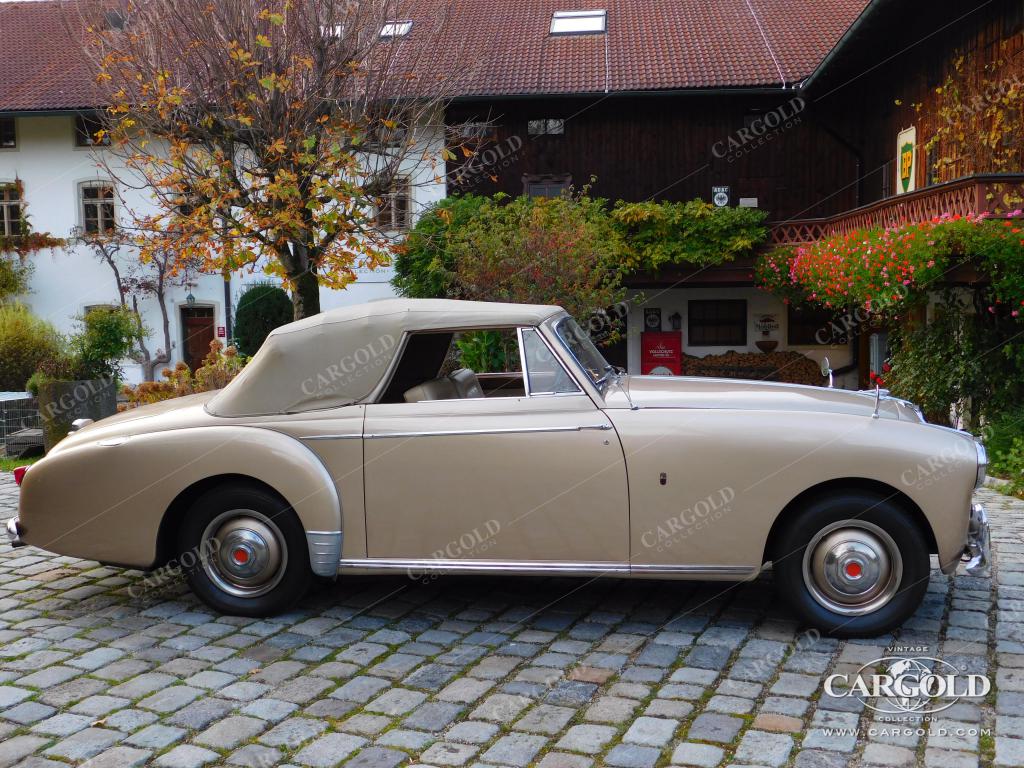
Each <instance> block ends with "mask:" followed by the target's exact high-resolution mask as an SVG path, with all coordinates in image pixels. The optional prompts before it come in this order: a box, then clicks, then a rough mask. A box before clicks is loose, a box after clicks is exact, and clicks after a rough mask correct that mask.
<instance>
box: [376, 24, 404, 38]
mask: <svg viewBox="0 0 1024 768" xmlns="http://www.w3.org/2000/svg"><path fill="white" fill-rule="evenodd" d="M410 29H412V22H411V21H389V22H387V23H386V24H385V25H384V26H383V27H381V30H380V36H381V37H383V38H395V37H405V36H406V35H408V34H409V30H410Z"/></svg>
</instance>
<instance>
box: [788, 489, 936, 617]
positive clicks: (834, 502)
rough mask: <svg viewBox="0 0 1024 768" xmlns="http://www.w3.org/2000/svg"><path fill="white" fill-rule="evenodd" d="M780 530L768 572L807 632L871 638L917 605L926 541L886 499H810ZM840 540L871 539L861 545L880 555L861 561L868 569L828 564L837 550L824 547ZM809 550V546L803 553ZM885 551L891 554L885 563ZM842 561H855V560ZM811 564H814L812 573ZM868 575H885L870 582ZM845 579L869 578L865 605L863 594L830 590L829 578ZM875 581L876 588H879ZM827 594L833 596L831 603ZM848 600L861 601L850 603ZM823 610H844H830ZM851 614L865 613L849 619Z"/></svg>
mask: <svg viewBox="0 0 1024 768" xmlns="http://www.w3.org/2000/svg"><path fill="white" fill-rule="evenodd" d="M784 525H785V528H784V529H783V530H782V531H781V534H780V535H779V537H778V539H777V540H776V542H775V545H774V547H773V552H772V555H773V561H772V570H773V572H774V574H775V579H776V581H777V583H778V588H779V590H780V592H781V593H782V594H783V595H784V596H785V597H786V599H787V600H788V602H789V603H790V605H792V607H793V609H794V610H795V611H796V612H797V614H799V616H800V618H802V619H803V620H804V621H805V622H807V624H809V625H810V626H812V627H815V628H817V629H819V630H821V631H823V632H825V633H827V634H829V635H832V636H834V637H874V636H877V635H882V634H885V633H886V632H889V631H891V630H893V629H895V628H896V627H898V626H900V625H901V624H902V623H903V622H904V621H906V620H907V619H908V618H910V616H911V615H912V614H913V613H914V611H916V610H917V608H918V606H919V605H920V604H921V601H922V600H923V599H924V595H925V592H926V591H927V589H928V579H929V577H930V574H931V561H930V559H929V554H928V550H929V546H928V540H927V537H926V535H925V533H924V532H923V531H922V530H921V528H920V526H919V525H918V524H917V522H916V521H915V520H914V519H913V518H912V517H911V516H910V514H908V512H907V511H906V510H905V509H903V508H902V507H901V506H900V505H899V504H897V503H895V502H894V501H893V500H891V499H886V498H885V497H884V496H880V495H877V494H871V493H868V492H863V491H842V492H837V493H834V494H831V495H829V496H826V497H821V498H818V499H815V500H813V501H811V502H810V503H809V504H807V506H806V507H804V509H802V510H801V511H800V512H799V513H798V514H797V515H796V516H794V517H792V518H790V519H789V520H787V521H785V523H784ZM819 537H820V538H819ZM843 537H852V538H857V537H862V538H863V537H872V538H867V539H866V540H868V541H872V540H873V541H875V542H877V543H878V544H880V545H881V546H880V547H879V549H881V550H882V551H883V552H884V554H885V557H884V558H882V559H879V560H875V561H871V562H869V564H868V566H864V565H858V564H857V563H851V562H850V561H849V560H842V559H832V560H829V559H828V558H827V555H828V554H829V553H830V552H831V553H834V552H837V551H840V550H837V549H835V547H832V546H830V544H831V543H832V542H836V541H840V542H841V541H842V539H843ZM812 544H813V545H814V547H813V549H811V551H810V552H808V548H809V546H810V545H812ZM893 546H895V550H896V556H893V557H891V558H890V556H889V554H890V550H891V548H892V547H893ZM870 549H871V548H870V547H869V548H868V550H870ZM846 551H849V550H846ZM844 557H847V558H854V559H856V558H857V557H858V555H857V554H851V555H844ZM827 562H832V563H836V564H835V565H834V566H831V567H830V566H827V565H825V563H827ZM844 563H845V565H844ZM878 563H887V564H888V566H889V567H888V569H885V568H883V567H881V566H878V565H877V564H878ZM897 563H898V567H897ZM816 564H817V565H820V566H821V568H820V569H819V570H816V567H815V566H816ZM851 565H852V568H851V569H850V570H849V571H848V572H844V569H845V568H848V567H851ZM876 568H877V570H876ZM826 570H827V571H828V573H829V574H831V576H832V578H831V581H830V580H829V578H828V577H827V576H826V575H825V571H826ZM875 573H883V574H888V575H887V576H885V577H883V576H880V577H878V578H877V579H873V578H871V577H872V576H873V575H874V574H875ZM851 575H852V577H854V578H860V577H861V576H865V577H867V578H869V579H871V580H870V581H869V583H875V584H877V585H879V587H878V589H879V590H880V591H879V593H878V595H877V597H875V598H874V599H873V600H872V599H870V598H871V595H872V593H871V591H870V590H869V591H865V592H864V593H863V595H864V596H863V597H853V596H846V595H843V594H842V593H841V592H836V591H835V587H834V586H833V585H834V584H835V583H836V579H840V580H842V579H848V578H850V577H851ZM883 583H884V584H885V585H886V586H885V587H884V588H882V587H881V586H880V585H882V584H883ZM822 585H826V586H822ZM842 586H843V587H845V588H847V589H850V590H856V589H859V588H860V585H854V586H847V584H846V583H845V582H844V583H843V584H842ZM830 590H832V591H831V593H830ZM815 593H817V596H816V594H815ZM833 594H836V595H839V597H838V598H837V599H835V600H833V599H832V595H833ZM856 600H860V601H862V602H860V603H859V604H855V602H854V601H856ZM844 601H849V603H847V602H844ZM883 601H884V602H883ZM829 604H831V605H833V606H839V607H840V608H841V609H843V610H845V611H847V612H845V613H844V612H839V611H836V610H832V609H830V607H829ZM876 604H877V607H874V606H875V605H876ZM851 611H853V612H856V611H865V612H864V613H860V614H859V615H856V614H855V613H851Z"/></svg>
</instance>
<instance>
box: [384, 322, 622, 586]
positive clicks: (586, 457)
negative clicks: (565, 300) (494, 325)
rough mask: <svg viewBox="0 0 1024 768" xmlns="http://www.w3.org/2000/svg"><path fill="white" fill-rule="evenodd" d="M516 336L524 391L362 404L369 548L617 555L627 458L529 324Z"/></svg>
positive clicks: (521, 560)
mask: <svg viewBox="0 0 1024 768" xmlns="http://www.w3.org/2000/svg"><path fill="white" fill-rule="evenodd" d="M518 337H519V344H520V358H521V361H522V363H523V367H524V368H526V369H527V370H526V375H525V382H526V384H527V386H526V387H525V391H526V395H525V396H511V397H508V396H500V392H498V393H496V394H494V395H492V396H488V397H473V398H465V399H450V400H427V401H422V402H412V403H386V404H371V405H368V406H367V408H366V420H365V424H364V486H365V506H366V535H367V554H368V556H369V557H370V558H371V559H373V558H383V559H392V560H396V559H397V560H422V559H430V560H431V561H444V563H445V564H446V566H445V567H448V566H450V567H451V568H453V569H454V568H459V567H463V568H470V567H476V566H483V565H487V566H488V567H502V568H504V567H508V568H509V569H510V570H515V569H516V567H517V566H518V567H519V568H520V569H522V570H530V569H532V568H535V567H536V568H540V567H544V565H545V564H546V563H548V564H551V563H558V564H567V565H568V564H577V566H579V568H578V569H579V570H592V569H594V568H598V569H603V568H608V569H611V570H614V569H616V568H619V569H622V568H624V567H625V564H626V562H627V558H628V544H629V510H628V497H627V486H626V468H625V462H624V459H623V454H622V448H621V445H620V443H619V440H618V437H617V435H616V432H615V429H614V426H613V425H612V423H611V421H610V420H609V419H608V418H607V417H606V416H605V414H604V412H603V411H601V410H600V409H599V408H598V407H597V406H596V405H595V403H594V401H593V400H591V398H590V396H589V395H587V394H586V393H585V392H584V391H583V390H582V389H581V388H580V386H579V384H578V382H577V381H576V380H575V378H574V377H573V376H572V375H571V374H570V373H569V371H568V370H567V369H566V368H565V366H564V365H563V364H562V362H561V361H560V360H559V359H558V357H557V355H555V354H554V353H553V351H552V348H551V347H550V346H549V345H548V344H547V342H546V341H545V340H544V339H543V337H542V336H541V334H540V333H539V332H538V331H537V330H536V329H532V328H531V329H520V331H519V334H518ZM570 569H571V568H570Z"/></svg>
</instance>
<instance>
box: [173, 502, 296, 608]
mask: <svg viewBox="0 0 1024 768" xmlns="http://www.w3.org/2000/svg"><path fill="white" fill-rule="evenodd" d="M178 544H179V547H180V549H179V551H180V552H182V553H183V556H182V563H183V565H184V566H185V571H186V574H187V577H188V582H189V586H191V587H192V590H193V591H194V592H195V593H196V595H197V596H198V597H199V598H200V599H201V600H202V601H203V602H204V603H206V604H207V605H209V606H211V607H212V608H215V609H217V610H218V611H221V612H222V613H228V614H234V615H238V616H270V615H273V614H275V613H280V612H281V611H284V610H286V609H288V608H291V607H293V606H294V605H295V603H296V601H298V600H299V599H301V597H302V596H303V595H304V594H305V592H306V590H307V589H308V588H309V584H310V580H311V576H312V572H311V570H310V567H309V555H308V552H307V547H306V537H305V532H304V531H303V528H302V524H301V523H300V522H299V519H298V517H297V516H296V515H295V512H293V511H292V509H291V508H290V507H289V506H288V505H287V504H286V503H285V502H284V501H283V500H281V499H280V498H278V497H277V496H275V495H274V494H272V493H270V492H268V491H266V490H264V489H262V488H258V487H252V486H245V485H230V486H224V487H221V488H215V489H213V490H211V491H209V492H207V493H206V494H204V495H203V496H202V497H201V498H200V499H199V500H198V501H197V502H196V503H195V505H194V506H193V507H192V509H191V510H189V512H188V513H187V515H186V518H185V521H184V522H183V524H182V526H181V529H180V532H179V541H178ZM184 553H192V556H191V557H188V558H186V557H184Z"/></svg>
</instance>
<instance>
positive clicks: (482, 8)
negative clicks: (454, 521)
mask: <svg viewBox="0 0 1024 768" xmlns="http://www.w3.org/2000/svg"><path fill="white" fill-rule="evenodd" d="M435 1H436V2H438V3H439V4H442V5H444V6H446V7H447V14H448V23H447V24H446V27H447V28H448V29H449V30H453V31H454V32H455V33H456V34H455V35H453V39H452V44H451V46H450V48H451V60H453V61H454V60H455V59H456V58H457V59H458V60H459V61H460V62H465V61H471V62H474V64H473V65H472V66H470V67H469V68H467V69H466V70H465V71H464V73H463V74H462V75H461V76H460V78H459V89H458V90H459V93H458V95H459V96H465V97H473V96H513V95H534V94H569V93H600V92H605V91H610V92H622V91H647V90H671V89H701V88H706V89H718V88H722V89H725V88H740V87H773V86H778V85H781V83H782V82H783V81H784V82H786V83H787V84H793V83H797V82H799V81H801V80H802V79H804V78H806V77H807V76H809V75H810V74H811V73H812V72H813V71H814V70H815V68H816V67H817V66H818V65H819V64H820V63H821V61H822V60H823V59H824V58H825V56H826V55H827V54H828V52H829V51H830V50H831V49H832V48H833V46H835V45H836V43H837V42H838V41H839V39H840V38H841V37H842V35H843V33H844V32H845V31H846V30H847V29H848V28H849V27H850V25H851V24H852V23H853V22H854V21H855V20H856V19H857V17H858V16H859V15H860V14H861V13H862V12H863V11H864V9H865V7H866V6H867V5H869V0H435ZM426 5H427V6H429V5H430V3H427V4H426ZM60 6H61V3H59V2H54V1H52V0H40V1H36V2H13V3H11V2H0V51H3V59H4V64H3V66H2V67H0V111H31V110H60V109H76V108H87V107H93V106H98V104H97V103H96V102H97V101H98V97H97V96H96V90H95V88H94V86H93V82H92V78H91V76H90V74H89V72H88V69H87V66H86V64H85V63H84V62H83V61H82V60H81V56H80V54H79V53H78V45H77V44H76V42H75V41H73V40H72V39H70V37H69V33H68V31H67V28H66V23H65V21H64V18H65V17H66V16H71V15H72V14H63V13H62V11H61V8H60ZM599 8H603V9H606V10H607V14H608V22H607V24H608V31H607V34H600V35H578V36H551V35H549V34H548V30H549V26H550V23H551V15H552V13H553V12H554V11H558V10H583V9H599ZM432 24H433V22H432V20H431V19H430V18H421V19H417V20H416V22H415V23H414V25H413V30H412V32H411V33H410V41H411V40H412V38H413V37H414V36H415V35H417V33H419V34H430V29H431V27H432ZM432 58H433V59H434V60H433V62H432V65H433V66H442V67H443V66H444V61H445V60H446V59H447V58H448V53H447V51H446V50H440V51H435V53H434V56H433V57H432ZM460 66H461V65H460Z"/></svg>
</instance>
